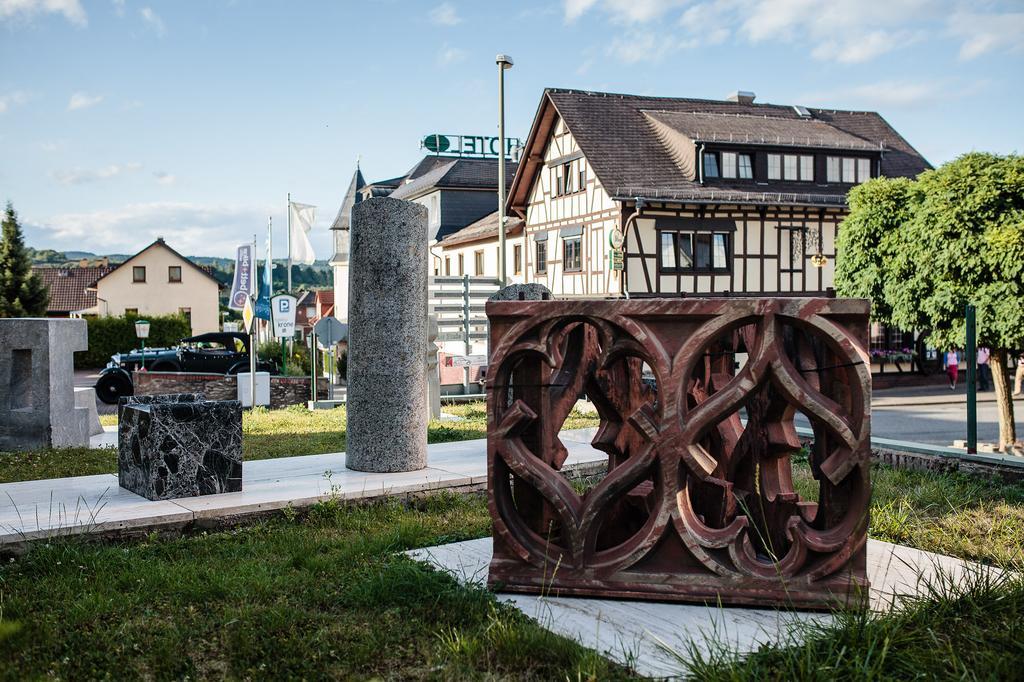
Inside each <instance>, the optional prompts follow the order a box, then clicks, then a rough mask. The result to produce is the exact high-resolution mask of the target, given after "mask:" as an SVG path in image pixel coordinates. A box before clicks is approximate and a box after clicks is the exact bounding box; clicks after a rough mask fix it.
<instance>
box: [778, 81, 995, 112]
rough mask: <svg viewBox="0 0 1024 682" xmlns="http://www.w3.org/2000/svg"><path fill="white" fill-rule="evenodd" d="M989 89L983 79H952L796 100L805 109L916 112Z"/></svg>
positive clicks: (871, 86) (899, 83)
mask: <svg viewBox="0 0 1024 682" xmlns="http://www.w3.org/2000/svg"><path fill="white" fill-rule="evenodd" d="M988 86H989V82H988V81H985V80H978V81H973V82H972V83H970V84H964V83H958V82H955V81H952V80H937V81H931V82H920V81H902V80H884V81H878V82H876V83H867V84H864V85H853V86H849V87H843V88H838V89H835V90H829V91H825V92H809V93H803V94H802V95H800V96H799V97H798V98H797V99H798V101H799V102H800V103H801V104H803V105H806V106H820V107H839V108H846V109H857V110H860V109H882V110H886V111H889V110H893V109H916V108H921V107H928V106H934V105H936V104H938V103H939V102H949V101H950V100H953V99H956V98H959V97H970V96H972V95H975V94H977V93H978V92H980V91H982V90H984V89H985V88H986V87H988Z"/></svg>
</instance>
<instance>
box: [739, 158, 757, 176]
mask: <svg viewBox="0 0 1024 682" xmlns="http://www.w3.org/2000/svg"><path fill="white" fill-rule="evenodd" d="M738 159H739V175H740V178H742V179H743V180H753V179H754V159H753V158H751V156H750V154H740V155H739V157H738Z"/></svg>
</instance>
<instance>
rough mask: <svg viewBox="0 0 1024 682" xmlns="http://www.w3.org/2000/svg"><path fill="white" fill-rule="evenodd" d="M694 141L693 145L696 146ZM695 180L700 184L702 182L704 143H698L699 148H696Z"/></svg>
mask: <svg viewBox="0 0 1024 682" xmlns="http://www.w3.org/2000/svg"><path fill="white" fill-rule="evenodd" d="M696 144H697V143H696V142H695V143H694V146H696ZM697 180H698V182H700V184H702V185H703V184H704V143H703V142H701V143H700V149H698V150H697Z"/></svg>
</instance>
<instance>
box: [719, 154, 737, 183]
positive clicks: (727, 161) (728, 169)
mask: <svg viewBox="0 0 1024 682" xmlns="http://www.w3.org/2000/svg"><path fill="white" fill-rule="evenodd" d="M722 177H723V178H735V177H736V152H722Z"/></svg>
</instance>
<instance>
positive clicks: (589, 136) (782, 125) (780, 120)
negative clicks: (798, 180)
mask: <svg viewBox="0 0 1024 682" xmlns="http://www.w3.org/2000/svg"><path fill="white" fill-rule="evenodd" d="M807 111H808V112H809V113H810V115H811V117H810V118H809V119H808V118H806V117H802V116H801V115H800V113H798V112H797V110H796V109H795V108H794V107H792V106H788V105H779V104H760V103H749V104H748V103H741V102H733V101H726V100H721V101H719V100H702V99H689V98H679V97H641V96H636V95H618V94H608V93H597V92H584V91H579V90H555V89H548V90H546V91H545V92H544V95H543V97H542V98H541V103H540V106H539V107H538V110H537V116H536V117H535V119H534V123H533V127H532V128H531V130H530V135H529V138H528V139H527V148H526V150H525V157H524V158H525V159H526V160H525V161H524V162H523V163H521V164H520V168H519V172H518V173H517V174H516V178H515V180H514V182H513V187H512V191H511V192H510V194H509V206H510V207H514V208H516V209H518V210H522V209H523V207H524V206H525V203H526V194H527V192H528V191H529V185H530V184H531V183H532V179H533V177H534V175H535V173H536V172H537V171H538V170H539V168H540V167H541V166H542V165H543V157H542V149H541V145H543V144H545V143H546V141H547V136H548V133H549V132H550V127H551V126H552V125H553V123H554V121H555V120H556V118H557V117H561V118H562V119H563V120H564V121H565V123H566V125H567V126H568V128H569V131H570V132H571V133H572V134H573V136H574V137H575V139H576V142H577V143H578V144H579V147H580V150H581V151H582V152H583V154H584V155H585V156H586V158H587V161H588V162H589V163H590V164H591V166H592V167H593V169H594V173H595V174H596V175H597V177H598V178H599V179H600V181H601V184H602V185H603V186H604V188H605V190H606V191H608V192H609V193H610V194H611V195H612V196H613V197H615V198H619V199H628V198H633V197H637V196H640V197H645V198H655V197H656V198H662V199H676V200H683V201H689V200H692V201H715V202H720V201H729V202H730V203H733V202H735V203H755V204H764V203H768V204H772V203H811V204H836V203H838V204H843V203H845V195H843V194H836V193H834V192H833V193H828V189H827V188H825V189H823V190H822V191H823V192H826V193H824V194H822V193H817V192H816V189H817V188H808V190H809V191H804V192H799V190H798V188H795V187H793V185H792V183H789V184H788V185H787V184H786V183H780V184H779V186H777V187H776V186H772V187H769V186H764V185H751V184H749V183H747V184H746V185H744V184H743V183H737V184H736V186H735V187H730V186H724V185H722V184H721V183H715V184H714V185H710V184H708V185H700V184H699V183H697V182H694V181H692V180H688V179H687V178H686V177H685V175H684V174H683V173H682V172H681V171H680V168H679V166H678V165H677V163H676V162H675V160H674V159H673V157H672V154H671V152H670V150H669V149H668V148H667V147H666V145H665V144H664V142H663V140H662V139H661V138H660V137H659V136H658V134H657V133H656V132H655V128H654V126H653V125H652V123H651V115H655V116H658V117H661V118H662V119H664V120H671V121H674V122H677V123H678V122H681V121H684V120H686V116H680V114H685V115H689V116H692V117H694V119H693V120H694V122H696V121H698V120H699V121H701V123H705V122H706V123H707V128H708V130H706V131H703V132H704V133H710V134H714V133H716V132H718V133H721V134H728V133H729V132H730V131H731V132H732V133H733V134H739V133H740V132H743V133H744V134H745V133H747V132H750V133H751V134H754V132H755V130H756V126H754V123H755V120H754V119H760V120H761V121H767V122H768V123H769V124H770V125H771V126H773V127H776V128H778V129H779V130H778V131H777V133H776V134H778V135H780V136H781V135H782V134H784V133H783V130H784V131H785V133H788V134H789V135H790V136H791V137H792V136H793V134H794V133H795V132H796V131H801V130H804V129H803V128H794V127H793V126H796V125H803V124H806V123H813V130H814V132H816V133H817V134H818V135H819V136H824V135H825V132H826V126H827V127H828V128H829V129H831V130H832V132H830V133H828V139H829V140H830V141H831V142H833V143H839V142H846V143H851V144H852V143H853V142H854V141H855V140H861V141H862V142H863V144H864V145H865V147H870V148H873V149H876V150H877V149H883V148H884V151H883V152H882V165H881V168H882V174H883V175H886V176H889V177H898V176H915V175H917V174H918V173H920V172H921V171H924V170H927V169H928V168H930V167H931V166H930V165H929V163H928V162H927V161H926V160H925V159H924V158H923V157H922V156H921V155H920V154H919V153H918V152H917V151H916V150H915V149H914V148H913V147H911V146H910V144H909V143H907V141H906V140H905V139H903V137H901V136H900V135H899V133H897V132H896V131H895V130H893V129H892V127H891V126H890V125H889V124H888V123H887V122H886V121H885V119H883V118H882V117H881V116H879V115H878V114H877V113H874V112H854V111H831V110H827V109H808V110H807ZM653 112H657V113H656V114H654V113H653ZM730 119H731V120H730ZM769 119H770V121H769ZM712 122H714V125H713V126H712ZM702 127H703V126H702ZM810 128H811V127H810V126H808V131H810ZM812 146H813V145H812ZM787 190H788V191H787ZM794 190H797V193H794ZM723 194H725V195H727V196H728V197H729V198H728V199H726V198H723Z"/></svg>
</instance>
